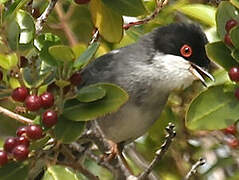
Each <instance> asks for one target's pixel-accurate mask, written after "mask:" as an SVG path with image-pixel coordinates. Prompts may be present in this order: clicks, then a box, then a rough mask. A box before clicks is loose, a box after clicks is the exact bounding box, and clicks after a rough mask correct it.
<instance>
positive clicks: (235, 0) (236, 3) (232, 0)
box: [230, 0, 239, 9]
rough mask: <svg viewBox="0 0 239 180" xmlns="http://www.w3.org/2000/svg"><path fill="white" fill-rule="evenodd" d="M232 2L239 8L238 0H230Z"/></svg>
mask: <svg viewBox="0 0 239 180" xmlns="http://www.w3.org/2000/svg"><path fill="white" fill-rule="evenodd" d="M230 2H231V3H232V4H233V5H234V6H236V7H237V9H239V1H238V0H230Z"/></svg>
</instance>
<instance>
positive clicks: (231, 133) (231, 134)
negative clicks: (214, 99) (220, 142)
mask: <svg viewBox="0 0 239 180" xmlns="http://www.w3.org/2000/svg"><path fill="white" fill-rule="evenodd" d="M223 133H224V134H225V135H227V138H226V142H227V144H228V146H230V147H231V148H238V147H239V140H238V139H237V137H236V136H237V127H236V125H234V124H233V125H231V126H228V127H227V128H226V129H223Z"/></svg>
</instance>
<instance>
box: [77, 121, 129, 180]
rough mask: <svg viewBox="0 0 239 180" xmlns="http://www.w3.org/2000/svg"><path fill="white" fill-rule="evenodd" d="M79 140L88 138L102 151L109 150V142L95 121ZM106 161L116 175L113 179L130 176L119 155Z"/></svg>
mask: <svg viewBox="0 0 239 180" xmlns="http://www.w3.org/2000/svg"><path fill="white" fill-rule="evenodd" d="M81 140H90V141H92V142H94V143H95V144H96V145H97V147H98V149H99V150H100V151H101V152H102V153H106V152H109V150H110V144H109V142H108V140H107V139H105V138H104V136H103V134H102V132H101V131H100V129H99V128H97V124H96V123H95V124H93V127H92V128H91V129H90V130H87V131H86V132H85V133H84V134H83V135H82V136H81ZM107 163H108V164H110V166H112V167H113V169H112V171H113V173H114V175H115V176H116V178H115V179H127V178H128V177H130V176H132V175H131V173H130V172H129V170H128V169H127V168H126V167H125V165H124V163H123V162H122V160H121V158H120V157H119V156H117V158H112V159H110V160H109V161H108V162H107Z"/></svg>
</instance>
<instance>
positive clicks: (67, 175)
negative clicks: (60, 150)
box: [42, 165, 79, 180]
mask: <svg viewBox="0 0 239 180" xmlns="http://www.w3.org/2000/svg"><path fill="white" fill-rule="evenodd" d="M67 179H69V180H79V179H78V177H77V175H76V173H75V172H74V171H73V170H72V169H70V168H68V167H64V166H59V165H54V166H50V167H48V168H47V171H46V172H45V174H44V176H43V178H42V180H67Z"/></svg>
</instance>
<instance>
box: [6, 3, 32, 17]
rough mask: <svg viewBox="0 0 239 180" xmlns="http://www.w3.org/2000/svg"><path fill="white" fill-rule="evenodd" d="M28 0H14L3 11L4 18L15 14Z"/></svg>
mask: <svg viewBox="0 0 239 180" xmlns="http://www.w3.org/2000/svg"><path fill="white" fill-rule="evenodd" d="M27 2H28V0H16V1H14V2H13V3H12V4H11V5H10V7H9V9H8V10H7V11H4V19H6V20H9V19H8V18H9V17H10V18H11V16H12V15H14V14H15V12H16V11H17V10H19V9H20V8H21V7H22V6H24V5H25V4H26V3H27Z"/></svg>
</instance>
